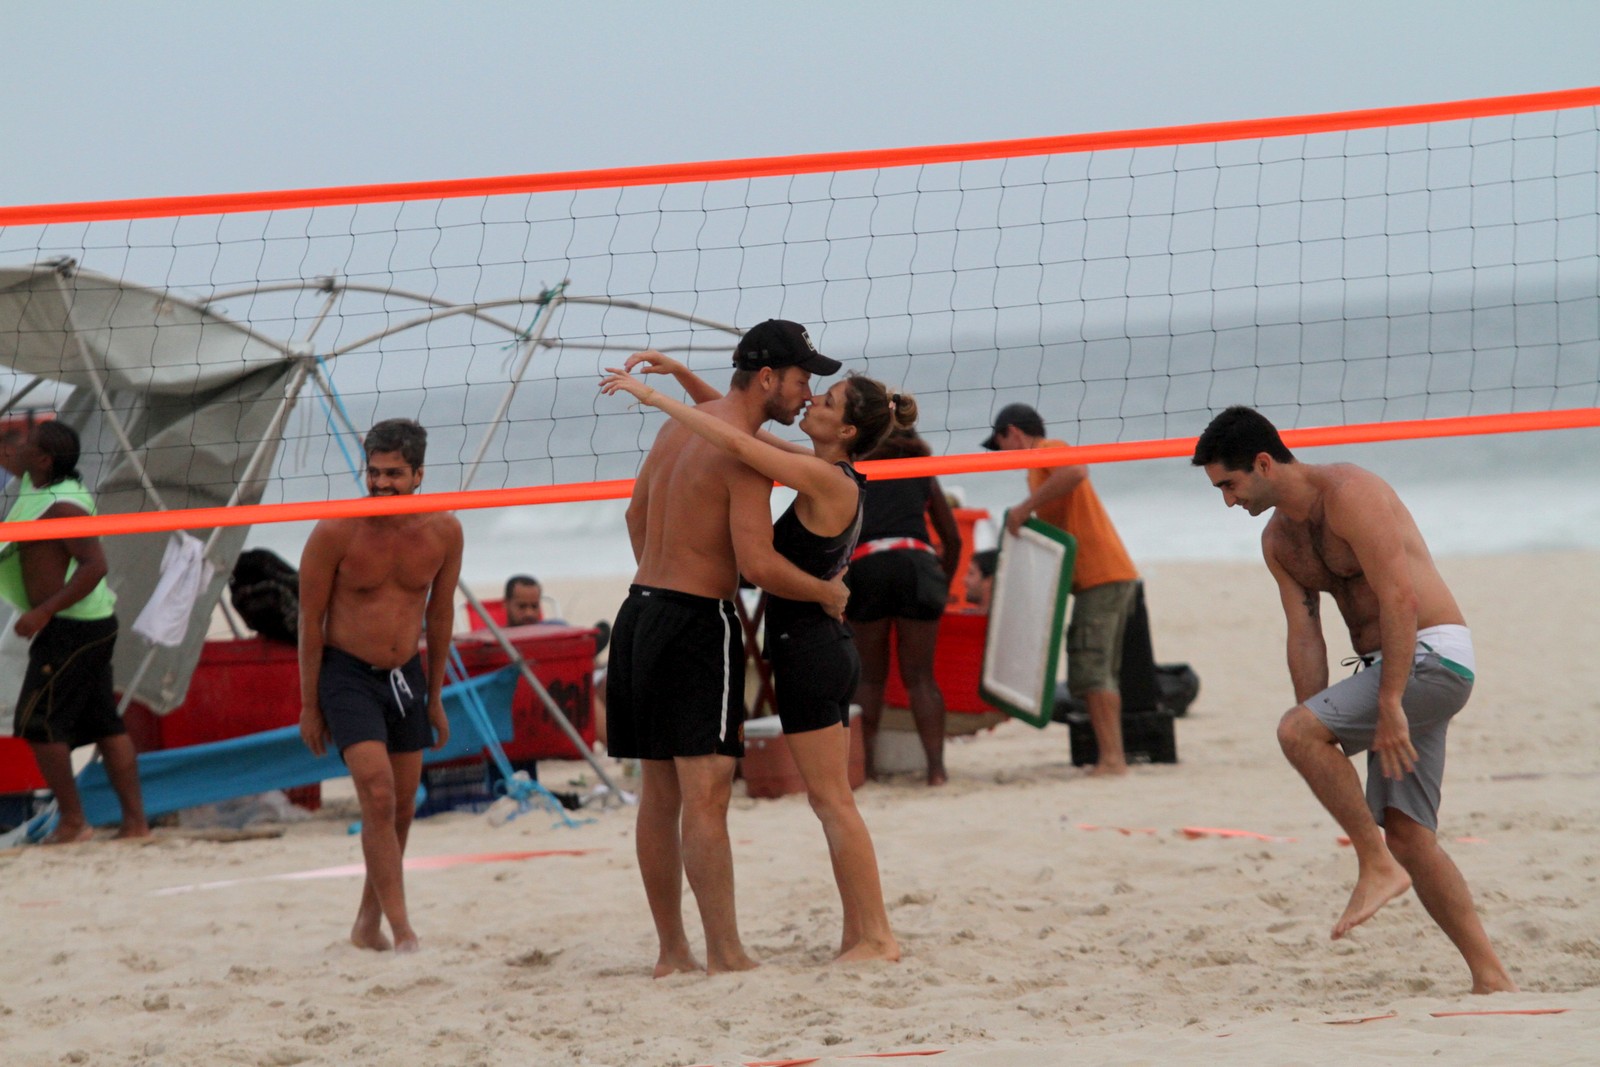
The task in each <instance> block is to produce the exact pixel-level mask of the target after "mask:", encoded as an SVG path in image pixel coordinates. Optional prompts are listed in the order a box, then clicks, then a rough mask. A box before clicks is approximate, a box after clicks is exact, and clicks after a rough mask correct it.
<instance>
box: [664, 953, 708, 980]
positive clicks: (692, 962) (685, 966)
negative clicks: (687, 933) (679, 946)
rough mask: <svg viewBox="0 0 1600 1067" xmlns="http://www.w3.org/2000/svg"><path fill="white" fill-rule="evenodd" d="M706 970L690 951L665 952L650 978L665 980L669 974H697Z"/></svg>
mask: <svg viewBox="0 0 1600 1067" xmlns="http://www.w3.org/2000/svg"><path fill="white" fill-rule="evenodd" d="M704 970H705V966H704V965H703V964H701V962H700V961H699V960H697V959H695V958H694V954H693V953H691V952H689V951H688V950H684V951H682V952H671V953H669V952H663V953H662V954H661V958H660V959H658V960H656V969H655V971H654V972H653V973H652V974H651V975H650V977H651V978H665V977H666V976H667V975H669V974H695V973H697V972H702V971H704Z"/></svg>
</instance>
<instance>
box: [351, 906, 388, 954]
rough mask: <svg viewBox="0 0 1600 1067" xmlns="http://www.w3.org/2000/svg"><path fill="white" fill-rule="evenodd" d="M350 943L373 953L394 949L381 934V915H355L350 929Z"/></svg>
mask: <svg viewBox="0 0 1600 1067" xmlns="http://www.w3.org/2000/svg"><path fill="white" fill-rule="evenodd" d="M350 943H351V944H352V945H354V946H355V947H356V948H367V949H371V950H372V951H374V952H388V951H389V950H390V949H392V948H394V945H393V944H392V943H391V942H390V941H389V939H388V938H387V937H386V936H384V933H383V913H382V912H377V913H375V914H373V915H367V914H366V913H362V914H360V915H357V916H356V924H355V925H354V926H352V927H350Z"/></svg>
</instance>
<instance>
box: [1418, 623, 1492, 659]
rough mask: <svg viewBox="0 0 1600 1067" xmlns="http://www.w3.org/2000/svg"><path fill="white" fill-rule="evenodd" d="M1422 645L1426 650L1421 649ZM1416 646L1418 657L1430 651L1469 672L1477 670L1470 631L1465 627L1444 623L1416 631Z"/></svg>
mask: <svg viewBox="0 0 1600 1067" xmlns="http://www.w3.org/2000/svg"><path fill="white" fill-rule="evenodd" d="M1423 645H1427V646H1428V648H1427V649H1424V648H1422V647H1421V646H1423ZM1417 646H1418V647H1417V654H1418V656H1419V657H1420V656H1421V654H1422V653H1423V652H1425V651H1428V650H1430V649H1431V650H1432V651H1434V652H1437V653H1438V654H1439V655H1441V656H1443V657H1444V658H1445V659H1447V660H1450V661H1451V662H1454V663H1459V664H1461V665H1462V666H1463V667H1465V668H1466V669H1467V670H1469V671H1475V670H1477V669H1478V664H1477V661H1476V660H1475V659H1474V658H1473V655H1472V631H1471V630H1469V629H1467V628H1466V627H1465V626H1461V625H1458V624H1456V623H1445V624H1444V625H1443V626H1429V627H1428V628H1427V629H1425V630H1418V631H1417Z"/></svg>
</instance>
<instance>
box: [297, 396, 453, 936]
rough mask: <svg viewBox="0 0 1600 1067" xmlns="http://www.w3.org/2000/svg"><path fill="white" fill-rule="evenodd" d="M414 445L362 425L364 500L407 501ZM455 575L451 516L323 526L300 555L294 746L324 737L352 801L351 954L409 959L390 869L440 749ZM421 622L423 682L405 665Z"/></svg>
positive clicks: (397, 423)
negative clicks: (356, 848)
mask: <svg viewBox="0 0 1600 1067" xmlns="http://www.w3.org/2000/svg"><path fill="white" fill-rule="evenodd" d="M427 444H428V432H427V431H426V430H424V429H423V428H422V427H421V426H418V425H417V424H416V423H414V422H412V421H411V420H410V419H389V420H387V421H385V422H380V423H378V425H376V426H374V427H373V428H372V431H371V432H370V433H368V434H367V437H366V441H365V447H366V453H367V492H368V493H370V494H371V495H372V496H408V495H410V494H411V493H415V492H416V491H417V488H418V486H420V485H421V484H422V461H423V458H424V455H425V453H426V451H427ZM460 574H461V523H460V522H458V521H457V520H456V518H455V516H454V515H450V514H439V513H436V514H427V515H373V516H366V517H362V518H354V519H326V520H324V521H322V522H319V523H317V525H316V528H315V529H314V530H312V531H311V537H310V539H309V540H308V541H307V542H306V548H305V553H304V554H303V555H302V556H301V557H300V704H301V711H300V736H301V738H303V739H304V740H305V743H306V747H307V748H309V749H311V751H312V752H313V753H314V754H316V755H318V756H320V755H322V753H323V752H324V751H325V750H326V748H327V744H328V741H329V739H330V738H331V739H332V741H333V743H334V745H335V746H336V747H337V748H338V750H339V755H340V756H341V757H342V758H343V760H344V762H345V765H346V766H347V767H349V769H350V777H351V778H352V779H353V780H354V782H355V787H356V797H357V799H359V800H360V802H361V854H362V857H363V858H364V859H365V860H366V864H367V878H366V883H365V884H364V885H363V886H362V889H361V907H360V909H359V910H358V911H357V912H356V922H355V925H354V926H353V927H351V929H350V941H351V943H352V944H354V945H355V946H356V947H357V948H370V949H377V950H379V951H382V950H384V949H388V948H391V947H393V948H394V949H395V951H397V952H412V951H415V950H416V948H417V935H416V932H415V931H413V930H412V929H411V921H410V919H409V918H408V917H407V915H406V892H405V882H404V876H403V868H402V858H403V857H404V855H405V850H406V835H407V833H408V832H409V831H410V829H411V816H412V798H413V797H414V796H415V795H416V792H417V782H418V780H419V779H420V778H421V777H422V750H423V749H425V748H427V747H428V746H429V745H433V746H434V747H435V748H437V747H439V746H441V745H443V744H444V743H445V742H446V741H448V740H449V739H450V724H449V722H448V721H447V720H446V719H445V714H444V703H443V701H442V700H441V698H440V689H441V687H442V685H443V682H444V674H445V660H446V658H447V657H448V656H449V653H450V631H451V628H452V626H453V625H454V622H455V619H454V615H455V601H454V596H455V588H456V580H457V579H458V578H459V577H460ZM424 621H426V623H427V641H428V669H427V675H426V677H424V675H423V670H422V657H421V656H419V655H418V654H417V645H418V643H419V642H420V641H421V640H422V637H423V623H424ZM384 919H388V920H389V931H390V933H392V934H393V935H394V940H393V942H391V941H390V940H389V938H387V937H385V936H384V933H383V920H384Z"/></svg>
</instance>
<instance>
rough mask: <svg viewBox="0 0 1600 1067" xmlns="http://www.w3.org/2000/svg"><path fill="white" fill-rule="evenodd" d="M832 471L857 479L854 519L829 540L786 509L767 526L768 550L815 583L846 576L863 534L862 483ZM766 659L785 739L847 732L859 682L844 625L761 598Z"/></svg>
mask: <svg viewBox="0 0 1600 1067" xmlns="http://www.w3.org/2000/svg"><path fill="white" fill-rule="evenodd" d="M838 466H839V467H840V468H841V469H842V470H844V472H845V473H846V474H848V475H850V477H851V478H853V479H855V483H856V517H855V521H854V522H852V523H851V524H850V525H849V526H848V527H846V528H845V529H844V530H842V531H840V532H839V533H836V534H833V535H831V536H828V537H823V536H821V535H819V534H815V533H812V532H811V531H810V530H808V529H806V527H805V524H804V523H803V522H801V521H800V516H799V513H798V512H796V511H795V508H794V505H793V504H791V505H790V506H789V508H788V510H787V511H785V512H784V513H783V514H782V515H780V516H779V517H778V521H777V522H776V523H774V524H773V526H772V546H773V547H774V548H776V549H777V550H778V552H779V554H780V555H782V556H783V557H784V558H785V559H787V560H788V561H789V562H790V563H793V564H794V565H795V566H797V567H799V568H800V569H801V570H803V571H805V572H806V573H807V574H810V575H814V576H816V577H818V578H832V577H833V576H834V575H836V574H838V573H839V572H840V571H842V570H844V568H845V566H846V564H847V563H848V562H849V559H850V553H851V552H853V551H855V547H856V541H857V539H858V538H859V537H860V534H861V508H862V501H863V494H862V487H863V486H864V485H865V484H866V479H865V478H864V477H862V476H861V474H860V473H859V472H858V471H857V470H856V469H855V468H854V467H852V466H851V465H850V464H848V463H840V464H838ZM766 625H767V635H766V656H767V659H768V661H769V662H771V664H772V689H773V696H774V698H775V701H776V703H777V705H778V718H779V719H780V720H781V721H782V723H783V732H784V733H786V734H801V733H807V732H809V731H811V730H822V729H826V728H827V727H829V726H832V725H834V724H835V723H838V724H839V725H841V726H845V727H848V726H849V725H850V700H851V698H852V697H854V696H855V691H856V683H857V682H859V681H860V680H861V657H860V655H859V654H858V653H857V652H856V644H855V639H854V636H853V635H852V634H851V631H850V627H849V626H848V625H846V624H845V623H842V622H839V621H838V620H836V619H833V618H831V617H830V616H828V615H827V614H826V613H825V612H824V611H823V610H822V608H821V607H820V606H818V605H816V604H813V603H809V602H801V601H798V600H786V599H784V598H783V597H777V596H769V597H767V624H766Z"/></svg>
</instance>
